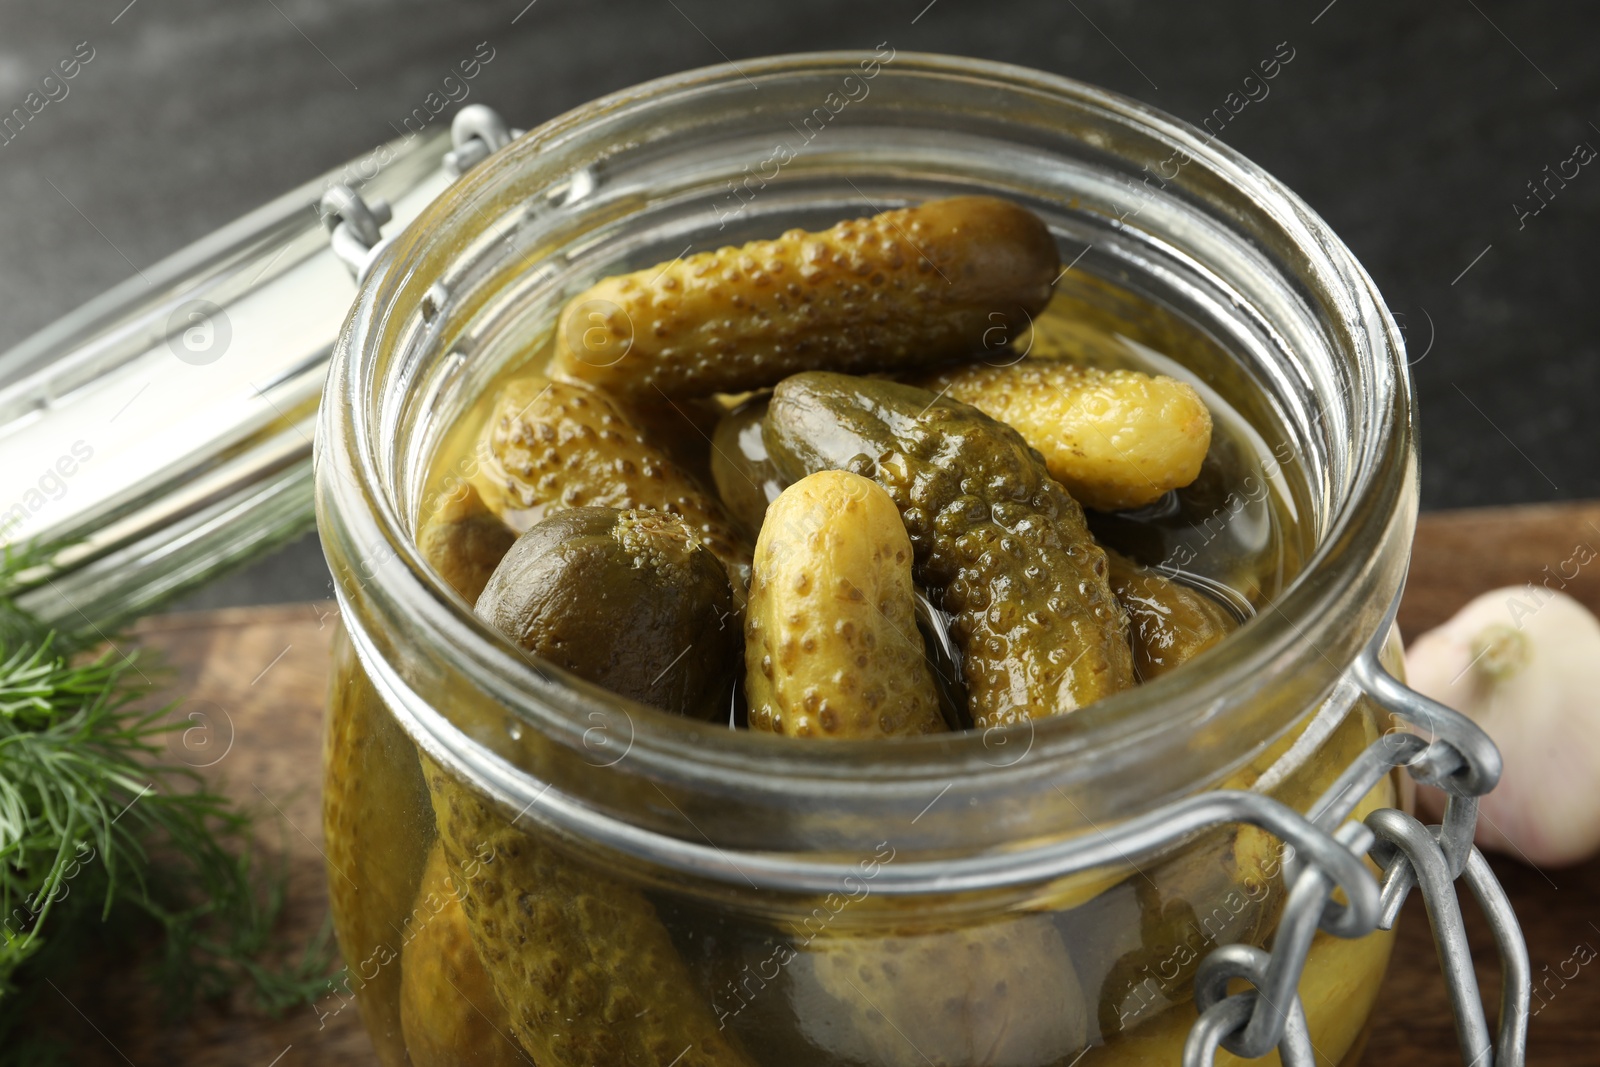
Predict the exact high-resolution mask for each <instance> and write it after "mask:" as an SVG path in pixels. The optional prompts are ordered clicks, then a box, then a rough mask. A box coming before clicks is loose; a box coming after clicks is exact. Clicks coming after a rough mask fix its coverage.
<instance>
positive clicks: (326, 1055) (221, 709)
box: [42, 503, 1600, 1067]
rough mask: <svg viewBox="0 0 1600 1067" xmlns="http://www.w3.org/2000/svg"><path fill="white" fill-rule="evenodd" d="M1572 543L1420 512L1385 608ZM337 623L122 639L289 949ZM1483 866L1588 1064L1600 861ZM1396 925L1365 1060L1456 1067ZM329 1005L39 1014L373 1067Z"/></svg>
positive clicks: (1575, 535)
mask: <svg viewBox="0 0 1600 1067" xmlns="http://www.w3.org/2000/svg"><path fill="white" fill-rule="evenodd" d="M1587 545H1593V546H1596V547H1600V503H1595V504H1581V505H1556V506H1538V507H1521V508H1508V509H1489V510H1479V511H1460V512H1446V513H1434V514H1429V515H1426V516H1424V517H1423V519H1422V522H1421V524H1420V526H1419V529H1418V532H1417V542H1416V550H1415V554H1414V558H1413V563H1412V569H1411V579H1410V583H1409V586H1408V589H1407V593H1406V598H1405V601H1404V606H1403V608H1402V610H1401V613H1400V622H1401V627H1402V630H1403V632H1404V633H1405V635H1406V637H1407V638H1412V637H1415V636H1416V635H1417V634H1418V633H1421V632H1422V631H1423V630H1425V629H1427V628H1429V627H1432V626H1435V625H1437V624H1439V623H1441V622H1443V621H1444V620H1445V619H1446V618H1448V617H1449V616H1450V615H1451V614H1453V613H1454V612H1455V611H1456V610H1457V609H1458V608H1459V607H1461V605H1462V604H1464V603H1465V602H1466V601H1467V600H1469V599H1470V598H1471V597H1473V596H1474V595H1476V594H1477V593H1480V592H1484V591H1486V590H1488V589H1492V588H1495V587H1497V586H1502V585H1521V584H1522V583H1524V582H1530V581H1531V582H1534V583H1536V584H1543V583H1545V582H1546V581H1547V580H1549V581H1551V582H1552V583H1554V582H1556V581H1558V580H1559V575H1560V574H1561V573H1562V571H1563V568H1561V566H1560V564H1562V563H1563V561H1567V560H1569V559H1571V558H1573V556H1574V552H1575V550H1576V549H1578V548H1579V546H1587ZM1586 555H1587V556H1590V557H1592V556H1593V555H1594V553H1593V552H1592V551H1590V552H1588V553H1586ZM1579 558H1583V557H1579ZM1546 568H1548V570H1547V569H1546ZM1571 570H1572V568H1571V566H1570V565H1569V566H1567V567H1566V568H1565V571H1566V573H1570V572H1571ZM1550 575H1555V576H1556V578H1550V577H1549V576H1550ZM1566 591H1567V592H1569V593H1571V594H1572V595H1573V596H1575V597H1577V598H1578V599H1579V600H1581V601H1583V602H1584V603H1585V604H1587V605H1588V606H1589V607H1590V608H1591V609H1594V610H1597V611H1600V564H1597V565H1592V566H1589V567H1588V568H1586V569H1580V570H1579V572H1578V574H1577V577H1576V578H1573V579H1572V580H1570V581H1569V582H1568V583H1567V585H1566ZM336 622H337V618H336V615H335V612H334V609H333V607H332V606H331V605H328V604H304V605H294V606H283V607H268V608H249V609H234V610H227V611H217V612H207V613H204V614H192V615H169V616H163V617H158V618H153V619H149V620H146V621H145V622H144V623H143V624H142V625H141V626H140V627H139V629H138V633H137V636H138V640H139V641H140V642H142V643H143V644H145V645H148V646H150V647H151V648H152V649H155V650H159V652H160V653H161V654H162V655H163V656H164V657H165V658H166V659H167V661H168V662H169V663H171V664H172V665H173V666H174V667H175V668H176V669H177V671H178V673H179V677H178V679H177V680H175V683H174V685H173V689H172V691H173V692H174V693H175V694H187V696H186V697H185V698H184V701H185V702H184V704H183V705H182V706H181V707H180V708H179V709H178V714H180V715H187V714H188V713H189V712H191V711H193V712H198V713H200V714H201V715H203V716H207V717H208V718H205V719H202V720H196V721H197V722H209V723H210V724H212V725H211V727H210V729H211V730H212V731H213V732H212V733H211V734H207V735H204V736H202V735H192V736H191V737H190V741H191V748H190V751H189V758H190V760H191V762H197V763H198V762H210V761H212V760H215V762H214V764H213V765H212V766H211V767H210V768H209V769H208V770H207V771H206V773H208V774H211V775H213V776H215V777H216V779H217V780H218V781H220V782H221V783H223V786H224V788H225V789H226V790H227V791H229V792H230V793H232V794H233V795H235V796H237V797H239V798H240V799H242V800H243V801H244V802H245V803H247V804H249V805H251V806H252V807H253V808H255V809H256V810H258V811H260V812H261V813H262V825H263V827H264V828H265V833H264V834H263V841H264V843H265V844H266V845H267V846H268V847H269V848H278V849H279V850H280V851H281V852H282V853H283V854H285V855H286V857H287V860H288V865H289V891H290V899H289V903H288V908H287V913H286V915H285V917H284V924H283V937H284V939H285V941H286V942H287V943H291V944H301V943H304V941H305V940H306V939H307V938H309V937H310V936H311V935H312V934H313V933H314V932H315V931H316V930H317V929H318V928H319V927H320V926H321V924H322V923H323V922H324V920H325V916H326V913H327V897H326V892H325V888H324V881H323V861H322V856H321V836H322V831H321V820H320V818H319V816H318V788H319V765H320V758H321V749H320V731H321V719H322V708H323V700H324V689H325V686H326V677H327V665H328V648H329V641H330V639H331V637H332V635H333V632H334V626H335V624H336ZM207 746H210V747H207ZM1494 866H1495V869H1496V870H1497V872H1498V873H1499V875H1500V878H1501V879H1502V881H1503V882H1504V883H1505V885H1506V888H1507V890H1508V892H1509V893H1510V894H1511V897H1512V900H1513V901H1514V903H1515V904H1516V907H1517V911H1518V913H1519V914H1520V915H1521V916H1522V922H1523V926H1524V929H1525V930H1526V933H1527V939H1528V945H1529V952H1530V955H1531V957H1532V961H1533V970H1534V976H1535V982H1536V983H1542V984H1543V986H1544V991H1543V993H1542V995H1541V997H1540V998H1536V999H1535V1001H1534V1006H1535V1008H1536V1009H1538V1014H1537V1016H1536V1017H1535V1018H1534V1020H1533V1024H1532V1027H1531V1029H1530V1034H1529V1048H1530V1056H1529V1062H1530V1063H1531V1064H1536V1065H1556V1064H1560V1065H1567V1064H1571V1065H1576V1064H1592V1063H1595V1062H1596V1060H1597V1059H1600V1053H1597V1051H1596V1050H1597V1048H1600V969H1597V967H1600V965H1595V964H1591V965H1589V966H1586V967H1583V968H1582V969H1581V970H1580V971H1579V973H1578V975H1577V977H1576V978H1572V979H1571V980H1570V981H1567V982H1566V983H1565V984H1564V985H1563V983H1562V979H1561V978H1560V977H1559V975H1560V974H1561V972H1562V971H1563V970H1564V971H1565V973H1566V974H1568V975H1571V974H1572V973H1573V969H1574V966H1575V963H1574V962H1573V961H1574V959H1575V958H1577V959H1582V958H1584V956H1585V955H1589V956H1592V955H1593V950H1592V949H1590V947H1589V946H1596V947H1600V926H1597V923H1600V904H1597V903H1596V902H1597V901H1600V860H1597V861H1592V862H1590V863H1588V864H1586V865H1584V866H1581V867H1577V868H1572V869H1566V870H1552V871H1539V870H1535V869H1533V868H1531V867H1528V866H1525V865H1523V864H1521V863H1518V862H1515V861H1511V860H1506V859H1503V858H1498V857H1497V858H1496V859H1495V860H1494ZM1466 911H1467V913H1468V919H1469V925H1470V926H1471V931H1472V941H1473V945H1474V949H1475V952H1476V954H1477V958H1478V960H1479V979H1480V982H1481V984H1482V986H1483V989H1484V993H1485V998H1486V1000H1487V1002H1488V1003H1490V1004H1493V1003H1495V1002H1496V1000H1497V995H1498V993H1497V990H1498V987H1497V984H1496V977H1495V966H1494V957H1493V945H1492V942H1491V941H1490V939H1489V935H1488V931H1487V927H1486V926H1485V925H1484V923H1483V922H1482V921H1481V919H1480V918H1479V917H1478V915H1477V913H1476V912H1475V910H1473V908H1472V907H1471V905H1470V904H1469V905H1468V906H1467V908H1466ZM1400 929H1401V933H1400V943H1399V946H1398V948H1397V950H1396V953H1395V962H1394V964H1393V966H1392V967H1391V969H1390V973H1389V978H1388V981H1387V985H1386V988H1385V994H1384V996H1382V997H1381V998H1380V1000H1379V1007H1378V1011H1377V1016H1376V1018H1375V1020H1374V1026H1373V1034H1372V1040H1371V1043H1370V1045H1369V1051H1368V1055H1367V1058H1366V1061H1365V1062H1367V1063H1368V1064H1411V1065H1419V1067H1430V1065H1435V1064H1437V1065H1441V1067H1442V1065H1445V1064H1457V1063H1460V1062H1461V1061H1460V1058H1459V1055H1458V1053H1457V1052H1456V1044H1455V1035H1454V1028H1453V1024H1452V1021H1451V1016H1450V1011H1449V1006H1448V1002H1447V1000H1446V994H1445V987H1444V984H1443V982H1442V981H1441V979H1440V975H1439V967H1438V963H1437V960H1436V957H1435V954H1434V950H1433V945H1432V940H1431V938H1430V936H1429V932H1428V924H1427V920H1426V916H1425V914H1424V912H1423V909H1422V902H1421V899H1420V897H1419V896H1418V895H1417V894H1413V896H1412V899H1411V900H1410V901H1409V902H1408V903H1407V905H1406V914H1405V916H1404V918H1403V920H1402V923H1401V928H1400ZM339 1003H340V1002H339V1001H338V999H337V998H329V999H328V1000H327V1001H325V1002H324V1003H323V1004H321V1005H319V1006H318V1007H317V1008H312V1007H308V1006H300V1007H297V1008H295V1009H293V1010H291V1011H290V1012H288V1013H287V1014H286V1015H285V1016H284V1017H283V1018H280V1019H276V1020H266V1019H262V1018H259V1017H257V1016H255V1015H253V1014H251V1013H249V1012H247V1011H244V1010H240V1008H239V1007H238V1006H236V1005H221V1006H216V1007H209V1008H206V1009H204V1010H203V1011H202V1012H201V1013H200V1014H199V1015H198V1016H196V1017H194V1018H192V1019H190V1020H188V1021H186V1022H184V1023H182V1024H170V1023H164V1022H163V1021H162V1013H161V1010H160V1008H161V991H160V990H157V989H151V988H149V987H148V985H147V984H146V983H144V982H142V981H141V978H140V972H139V971H138V970H137V968H136V967H135V966H134V965H133V964H132V963H130V962H120V963H119V962H113V963H111V964H110V965H109V969H108V971H107V972H105V973H98V972H97V973H96V974H95V975H93V976H92V977H89V978H86V979H85V980H84V981H80V982H78V983H76V984H69V985H68V986H66V987H63V988H62V989H61V990H59V991H55V992H53V993H47V994H46V996H45V999H44V1001H43V1002H42V1012H43V1014H45V1015H47V1016H48V1025H49V1026H50V1027H51V1028H52V1029H55V1030H58V1031H59V1032H60V1033H62V1034H63V1035H66V1036H68V1038H69V1040H71V1042H72V1044H73V1046H74V1062H78V1063H82V1064H86V1065H100V1064H107V1065H126V1064H131V1065H135V1067H146V1065H162V1067H168V1065H173V1064H182V1065H191V1064H192V1065H205V1067H212V1065H215V1067H224V1065H227V1067H233V1065H238V1064H244V1065H255V1067H298V1065H309V1064H331V1063H337V1064H341V1065H352V1067H354V1065H367V1064H375V1063H376V1059H375V1058H374V1057H373V1055H372V1052H371V1050H370V1048H369V1047H368V1045H367V1042H366V1036H365V1034H364V1033H363V1031H362V1029H361V1023H360V1020H359V1018H358V1017H357V1015H356V1011H355V1009H354V1008H353V1007H350V1008H346V1009H344V1010H342V1011H341V1010H338V1008H339Z"/></svg>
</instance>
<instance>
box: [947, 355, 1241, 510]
mask: <svg viewBox="0 0 1600 1067" xmlns="http://www.w3.org/2000/svg"><path fill="white" fill-rule="evenodd" d="M916 384H917V385H920V386H922V387H923V388H925V389H931V390H932V391H933V392H935V393H941V394H943V395H944V396H948V397H950V398H952V399H954V400H960V401H962V402H964V403H967V404H971V405H972V406H973V407H975V408H977V409H978V410H980V411H982V412H983V413H984V414H986V415H990V416H993V417H994V418H996V419H999V420H1000V421H1001V422H1004V423H1006V424H1007V425H1008V426H1011V427H1012V428H1014V429H1015V430H1016V431H1017V432H1018V433H1020V434H1021V435H1022V436H1023V439H1024V440H1026V441H1027V442H1028V444H1030V445H1032V446H1033V447H1034V448H1036V449H1038V450H1039V452H1040V453H1041V454H1042V455H1043V456H1044V461H1045V464H1046V465H1047V466H1048V467H1049V468H1050V474H1051V475H1052V476H1053V477H1054V478H1055V479H1056V481H1058V482H1060V483H1061V484H1062V485H1064V486H1066V488H1067V492H1069V493H1071V494H1072V495H1073V497H1074V498H1075V499H1076V500H1077V501H1078V503H1080V504H1082V505H1083V506H1084V507H1089V508H1095V509H1097V510H1101V511H1112V510H1116V509H1118V508H1137V507H1143V506H1144V505H1146V504H1150V503H1153V502H1154V501H1156V500H1157V499H1159V498H1160V497H1161V496H1162V494H1164V493H1166V492H1167V491H1168V490H1171V489H1178V488H1181V487H1183V486H1185V485H1188V484H1189V483H1190V482H1192V481H1194V480H1195V478H1196V477H1197V476H1198V475H1199V474H1200V464H1201V463H1202V462H1203V461H1204V460H1205V458H1206V450H1207V449H1208V448H1210V446H1211V413H1210V412H1209V411H1207V410H1206V406H1205V403H1204V402H1203V401H1202V400H1201V399H1200V394H1199V393H1197V392H1195V391H1194V388H1193V387H1192V386H1190V385H1188V384H1187V383H1185V382H1180V381H1178V380H1177V379H1176V378H1169V377H1167V376H1165V375H1154V376H1152V375H1149V374H1143V373H1140V372H1139V371H1132V370H1105V369H1102V368H1099V367H1086V366H1081V365H1079V364H1076V363H1069V362H1067V361H1065V360H1052V359H1025V360H1021V361H1020V362H1016V363H1013V364H1010V365H1008V366H991V365H989V364H985V363H971V364H966V365H964V366H961V367H955V368H951V369H948V370H943V371H940V372H938V373H936V374H930V375H925V376H923V377H921V378H918V379H916Z"/></svg>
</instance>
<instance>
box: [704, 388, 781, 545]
mask: <svg viewBox="0 0 1600 1067" xmlns="http://www.w3.org/2000/svg"><path fill="white" fill-rule="evenodd" d="M766 415H767V398H766V397H764V396H763V397H756V398H754V399H752V400H748V401H746V402H745V403H743V404H740V405H739V406H738V407H736V408H734V409H733V410H732V411H730V412H728V413H727V414H726V415H724V416H723V417H722V419H721V421H719V422H718V423H717V429H716V432H715V433H713V434H712V435H711V478H712V480H713V481H714V482H715V483H716V486H717V495H718V496H720V497H721V498H722V502H723V503H724V504H725V505H727V508H728V511H729V512H731V513H732V514H733V517H734V519H735V520H737V521H738V523H739V525H740V526H742V527H743V528H744V531H745V534H746V535H747V536H749V537H750V538H751V539H752V540H753V539H754V538H755V537H756V536H757V535H759V534H760V533H761V523H762V521H763V520H765V518H766V516H767V506H768V505H769V504H771V503H772V502H773V501H774V500H776V499H778V494H779V493H781V492H783V490H784V487H785V486H786V485H788V484H789V483H788V482H787V481H786V480H785V479H784V477H783V476H782V475H781V474H779V473H778V468H777V467H776V466H775V465H774V464H773V462H772V458H771V457H770V456H768V455H767V445H766V442H765V441H763V440H762V439H761V421H762V420H763V419H764V418H766Z"/></svg>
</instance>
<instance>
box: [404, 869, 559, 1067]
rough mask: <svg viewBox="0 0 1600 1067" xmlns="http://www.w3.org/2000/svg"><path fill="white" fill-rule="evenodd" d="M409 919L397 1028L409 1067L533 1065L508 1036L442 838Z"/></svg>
mask: <svg viewBox="0 0 1600 1067" xmlns="http://www.w3.org/2000/svg"><path fill="white" fill-rule="evenodd" d="M411 922H412V924H413V927H412V929H410V930H409V931H408V935H409V937H410V940H408V941H407V942H406V947H405V949H404V951H403V952H402V953H401V956H400V961H401V972H400V974H401V977H400V1029H401V1031H402V1032H403V1033H404V1034H405V1038H406V1052H407V1053H408V1054H409V1055H410V1058H411V1067H514V1065H517V1067H520V1065H528V1064H532V1063H533V1061H532V1060H531V1059H529V1058H528V1056H527V1054H526V1053H524V1052H523V1051H522V1048H521V1046H519V1045H518V1044H517V1041H516V1038H514V1037H512V1036H511V1017H510V1016H509V1015H508V1014H507V1013H506V1009H505V1008H504V1006H502V1005H501V1003H500V998H499V997H497V996H495V992H494V986H493V985H492V983H491V982H490V981H489V973H488V972H487V971H485V970H484V969H483V963H482V961H481V960H479V959H478V949H477V946H475V945H474V944H473V943H472V933H471V931H469V930H468V929H467V914H466V911H465V910H464V909H463V908H462V906H461V898H460V894H459V892H458V891H457V888H456V886H455V885H454V883H453V880H452V877H451V871H450V865H449V862H448V861H447V860H446V859H445V856H444V847H443V846H442V845H439V844H437V843H435V844H434V846H433V851H432V852H430V853H429V854H428V862H427V865H426V866H425V867H424V868H423V875H422V885H421V886H420V887H418V889H417V904H416V907H414V908H413V909H412V911H411Z"/></svg>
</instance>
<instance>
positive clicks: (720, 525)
mask: <svg viewBox="0 0 1600 1067" xmlns="http://www.w3.org/2000/svg"><path fill="white" fill-rule="evenodd" d="M478 447H479V463H478V465H477V468H476V470H475V471H474V473H473V475H472V484H473V486H474V487H475V488H476V489H477V490H478V493H479V494H480V495H481V496H482V497H483V501H484V503H485V504H486V505H487V506H488V508H489V510H490V511H492V512H494V513H495V514H496V515H498V516H499V517H500V518H501V520H503V521H504V522H505V523H506V524H507V525H508V526H510V527H511V528H512V529H514V530H516V531H517V532H518V533H521V532H522V531H524V530H526V529H528V528H529V527H531V526H532V525H533V524H534V523H537V522H539V521H540V520H541V519H543V518H545V516H547V515H551V514H554V513H555V512H557V511H564V510H566V509H568V508H576V507H606V508H652V509H654V510H656V511H665V512H667V513H669V514H672V515H677V516H679V517H680V518H682V519H683V520H684V521H685V522H687V523H688V524H689V525H690V526H691V527H692V528H693V529H694V530H695V532H696V533H698V534H699V535H700V536H701V537H702V538H703V539H704V540H705V542H706V546H707V547H708V548H710V549H711V551H712V552H713V553H715V554H716V556H717V558H718V559H720V560H721V561H722V563H723V565H724V566H725V567H727V569H728V573H729V575H730V576H733V578H734V580H735V584H736V585H737V586H738V589H739V591H740V592H741V593H742V592H743V589H744V585H745V582H746V581H747V579H748V576H749V573H750V550H749V547H748V546H747V545H746V544H745V543H744V541H743V540H742V539H741V538H740V537H739V535H738V534H737V533H736V532H735V531H734V529H733V526H732V524H731V521H730V520H729V518H728V515H727V512H725V511H724V510H723V509H722V505H721V504H719V503H717V501H716V500H715V499H714V498H713V497H712V496H710V495H709V494H708V493H706V492H705V491H704V490H703V489H701V488H700V485H699V483H697V482H696V481H695V480H694V478H692V477H691V476H690V475H689V474H688V473H687V472H685V471H684V470H683V468H681V467H680V466H678V464H676V463H674V462H673V461H672V460H671V459H670V458H668V456H667V455H666V453H665V452H663V451H662V450H661V449H660V448H658V447H656V446H655V445H654V444H652V443H651V442H650V440H649V438H648V437H647V436H646V434H645V433H644V432H643V431H642V430H641V429H640V428H639V427H638V425H637V424H636V423H635V422H634V421H633V419H632V417H630V416H629V415H628V414H626V413H625V412H624V410H623V408H622V406H621V405H619V404H618V403H617V402H616V401H615V400H613V399H612V398H611V397H609V396H607V395H606V394H605V393H603V392H601V391H599V390H597V389H591V388H588V387H586V386H583V385H579V384H575V383H573V382H556V381H549V380H547V379H544V378H520V379H518V380H516V381H514V382H511V383H510V384H508V385H507V386H506V387H505V388H504V389H503V390H502V391H501V393H500V396H499V397H498V398H497V400H496V402H495V407H494V412H493V414H492V415H491V416H490V418H489V420H488V423H487V424H486V425H485V426H484V429H483V436H482V439H481V440H480V442H479V446H478Z"/></svg>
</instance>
